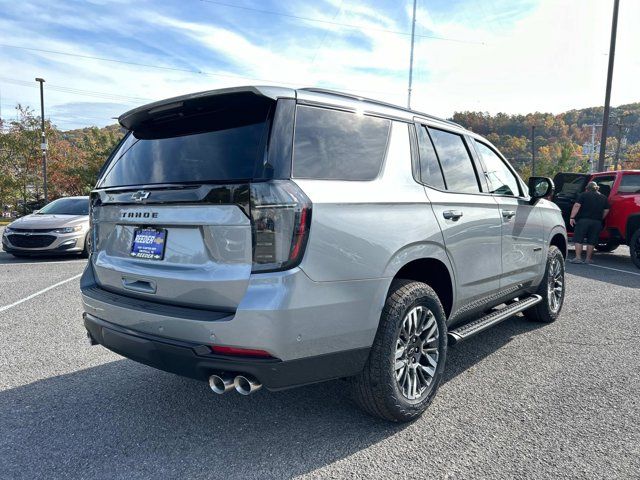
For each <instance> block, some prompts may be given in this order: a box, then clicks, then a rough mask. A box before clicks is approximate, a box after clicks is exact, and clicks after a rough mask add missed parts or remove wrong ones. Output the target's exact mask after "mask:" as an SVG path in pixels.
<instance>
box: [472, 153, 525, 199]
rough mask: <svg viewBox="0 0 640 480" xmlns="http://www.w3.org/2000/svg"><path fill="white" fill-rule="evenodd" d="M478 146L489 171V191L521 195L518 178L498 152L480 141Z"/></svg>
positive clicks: (486, 169) (499, 193)
mask: <svg viewBox="0 0 640 480" xmlns="http://www.w3.org/2000/svg"><path fill="white" fill-rule="evenodd" d="M476 148H477V150H478V154H480V157H481V158H482V163H483V164H484V168H485V171H486V173H487V182H488V183H489V191H490V192H491V193H495V194H497V195H512V196H518V195H520V188H518V180H517V179H516V177H515V175H514V174H513V173H512V172H511V170H509V167H507V165H506V164H505V163H504V161H503V160H502V159H501V158H500V157H499V156H498V155H497V154H496V152H494V151H493V150H491V149H490V148H489V147H487V146H486V145H484V144H482V143H480V142H476Z"/></svg>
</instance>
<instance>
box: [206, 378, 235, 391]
mask: <svg viewBox="0 0 640 480" xmlns="http://www.w3.org/2000/svg"><path fill="white" fill-rule="evenodd" d="M233 385H234V383H233V379H232V378H231V377H229V376H226V375H222V376H220V375H211V376H210V377H209V387H211V390H213V391H214V393H217V394H218V395H222V394H223V393H227V392H229V391H230V390H232V389H233Z"/></svg>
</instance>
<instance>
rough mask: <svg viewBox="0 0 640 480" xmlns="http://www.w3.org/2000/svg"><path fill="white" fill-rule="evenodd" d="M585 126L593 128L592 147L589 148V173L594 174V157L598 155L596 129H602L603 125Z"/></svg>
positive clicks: (592, 124)
mask: <svg viewBox="0 0 640 480" xmlns="http://www.w3.org/2000/svg"><path fill="white" fill-rule="evenodd" d="M584 126H585V127H591V145H590V147H589V173H593V156H594V155H595V153H596V128H598V127H601V126H602V125H600V124H597V123H591V124H587V125H584Z"/></svg>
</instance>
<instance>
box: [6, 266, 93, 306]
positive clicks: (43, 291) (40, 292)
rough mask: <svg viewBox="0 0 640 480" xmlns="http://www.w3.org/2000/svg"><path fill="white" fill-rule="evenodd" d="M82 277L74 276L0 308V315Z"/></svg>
mask: <svg viewBox="0 0 640 480" xmlns="http://www.w3.org/2000/svg"><path fill="white" fill-rule="evenodd" d="M81 276H82V274H81V273H79V274H78V275H74V276H73V277H71V278H67V279H66V280H62V281H61V282H58V283H56V284H54V285H51V286H49V287H47V288H43V289H42V290H40V291H39V292H36V293H32V294H31V295H29V296H28V297H24V298H22V299H20V300H18V301H17V302H13V303H10V304H9V305H5V306H4V307H0V313H2V312H4V311H5V310H9V309H10V308H13V307H15V306H17V305H20V304H21V303H24V302H26V301H27V300H31V299H32V298H34V297H37V296H38V295H42V294H43V293H46V292H48V291H49V290H51V289H53V288H56V287H59V286H60V285H64V284H65V283H67V282H71V281H72V280H75V279H76V278H80V277H81Z"/></svg>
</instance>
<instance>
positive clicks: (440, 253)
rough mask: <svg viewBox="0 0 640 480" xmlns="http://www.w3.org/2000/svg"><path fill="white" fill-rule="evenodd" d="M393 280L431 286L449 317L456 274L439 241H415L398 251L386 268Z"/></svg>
mask: <svg viewBox="0 0 640 480" xmlns="http://www.w3.org/2000/svg"><path fill="white" fill-rule="evenodd" d="M385 276H387V277H390V279H391V281H390V284H389V287H388V289H387V296H388V294H389V290H390V288H391V285H392V284H393V280H397V279H404V280H414V281H417V282H423V283H426V284H427V285H429V286H430V287H431V288H433V290H434V291H435V292H436V294H437V295H438V298H440V301H441V302H442V307H443V308H444V311H445V314H446V316H447V318H448V317H449V315H450V314H451V311H452V310H453V306H454V302H455V288H454V285H455V277H454V274H453V269H452V268H451V264H450V262H449V257H448V256H447V254H446V252H445V250H444V248H443V247H442V246H440V245H437V244H415V245H411V246H409V247H405V248H404V249H403V250H401V251H400V252H398V253H397V254H396V255H395V256H394V258H393V259H392V260H391V262H390V263H389V265H388V267H387V275H385ZM385 298H386V297H385Z"/></svg>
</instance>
